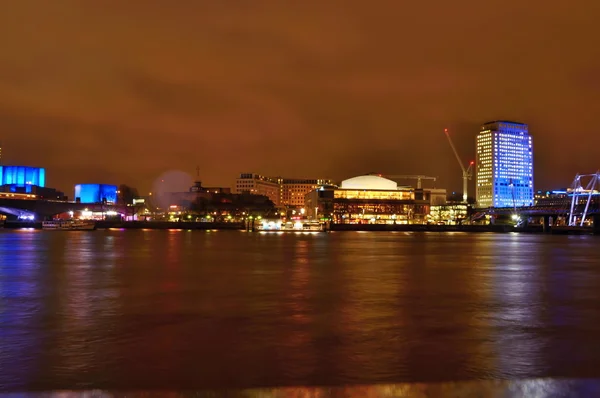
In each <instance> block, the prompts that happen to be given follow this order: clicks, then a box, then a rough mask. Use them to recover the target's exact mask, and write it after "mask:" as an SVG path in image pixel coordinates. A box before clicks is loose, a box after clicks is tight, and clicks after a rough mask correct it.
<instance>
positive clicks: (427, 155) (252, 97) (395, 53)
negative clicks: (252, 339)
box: [0, 0, 600, 195]
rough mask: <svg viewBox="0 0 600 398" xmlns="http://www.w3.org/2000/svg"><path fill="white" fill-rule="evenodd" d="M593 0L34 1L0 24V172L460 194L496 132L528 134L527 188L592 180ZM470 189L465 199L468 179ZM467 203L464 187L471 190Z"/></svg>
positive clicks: (10, 8) (596, 84)
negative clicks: (365, 178) (280, 181)
mask: <svg viewBox="0 0 600 398" xmlns="http://www.w3.org/2000/svg"><path fill="white" fill-rule="evenodd" d="M599 13H600V4H599V3H598V2H596V1H593V0H586V1H582V2H580V3H579V4H578V7H572V6H569V5H568V4H565V3H564V2H559V1H549V2H545V3H544V4H543V6H540V5H538V4H533V3H518V4H514V5H509V4H507V3H506V2H500V1H496V0H494V1H489V2H486V3H481V2H477V1H474V0H465V1H464V2H463V3H461V6H460V7H459V6H457V5H456V4H454V3H452V4H450V3H446V2H439V4H438V6H437V7H435V8H432V7H431V6H430V5H425V4H416V3H415V4H408V5H406V4H399V3H398V2H394V1H391V0H390V1H380V2H378V3H377V5H372V6H368V7H366V6H364V2H359V1H356V0H352V1H350V0H348V1H343V2H342V1H331V2H328V3H327V4H322V3H321V2H315V1H312V2H311V1H309V2H303V3H302V4H295V5H291V4H281V3H280V2H277V1H274V0H253V1H241V2H240V1H236V2H232V1H224V2H219V3H218V4H212V3H211V4H203V3H200V2H193V1H181V2H178V3H177V5H176V6H174V5H172V4H167V3H166V2H160V1H144V2H142V1H135V0H132V1H128V2H127V3H122V2H117V1H108V2H103V4H102V5H100V4H93V3H80V2H76V1H74V0H64V1H62V2H60V4H56V3H50V2H45V1H42V0H29V1H22V2H14V3H11V4H7V5H6V7H5V12H4V13H3V15H4V16H5V18H4V19H3V21H2V24H0V33H1V34H0V44H1V45H2V48H3V49H4V51H3V52H2V54H0V60H1V62H0V126H2V128H1V132H0V142H2V143H3V149H2V161H3V163H4V164H18V165H31V166H36V165H37V166H40V167H45V168H46V170H47V186H51V187H55V188H58V189H60V190H63V191H64V192H65V193H67V194H68V195H70V194H71V193H72V192H71V191H72V189H73V186H74V185H75V184H77V183H84V182H102V183H114V184H121V183H123V184H128V185H131V186H134V187H137V188H138V190H139V191H140V193H144V192H148V191H150V190H152V186H153V183H154V182H155V181H156V180H158V179H160V178H161V177H160V176H161V175H162V174H163V173H165V172H168V171H172V170H178V171H183V172H186V173H188V174H189V176H190V178H191V179H196V167H197V166H199V167H200V170H201V171H200V178H199V179H200V180H202V181H203V183H204V184H205V185H207V186H233V184H234V181H235V178H236V177H237V176H238V175H239V174H240V173H242V172H254V173H260V174H265V175H281V176H284V177H290V178H331V179H335V180H342V179H345V178H349V177H352V176H355V175H359V174H363V173H365V172H367V171H376V172H379V173H382V174H424V175H431V176H437V177H439V179H438V182H437V186H439V187H442V188H446V189H447V190H448V192H452V191H460V190H461V173H460V168H459V166H458V164H456V160H455V159H454V155H453V153H452V150H451V149H450V147H449V145H448V143H447V141H446V139H445V137H444V133H443V131H444V128H448V129H449V131H450V133H451V134H452V137H453V139H454V142H455V145H456V147H457V149H458V151H459V153H460V155H461V157H462V160H463V162H465V163H467V162H468V161H470V160H474V159H475V137H476V135H477V133H478V131H479V127H480V126H481V125H482V124H483V123H485V122H486V121H488V120H497V119H508V120H518V121H520V122H522V123H526V124H528V125H529V132H530V134H531V135H532V137H533V146H534V189H535V190H539V189H556V188H564V187H568V186H569V185H570V184H571V181H572V180H573V177H574V176H575V174H576V173H578V172H579V173H588V172H595V171H596V170H597V169H598V168H600V164H599V163H598V161H597V156H596V154H595V153H594V151H593V150H592V148H594V147H597V146H598V145H600V135H599V134H597V132H596V130H597V128H596V124H595V116H596V115H597V114H599V112H600V97H599V96H598V94H597V93H598V91H599V89H600V78H599V77H598V74H597V73H596V72H597V71H598V70H599V68H600V49H598V47H597V46H596V43H595V41H596V40H595V39H594V37H596V36H597V32H596V29H595V25H594V23H595V15H598V14H599ZM469 189H470V192H471V193H474V181H471V185H470V187H469ZM471 195H472V194H471Z"/></svg>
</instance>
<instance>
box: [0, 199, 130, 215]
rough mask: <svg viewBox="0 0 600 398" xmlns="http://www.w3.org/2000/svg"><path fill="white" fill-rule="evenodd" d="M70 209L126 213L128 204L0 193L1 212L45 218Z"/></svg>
mask: <svg viewBox="0 0 600 398" xmlns="http://www.w3.org/2000/svg"><path fill="white" fill-rule="evenodd" d="M70 211H93V212H109V211H114V212H117V213H121V214H125V213H126V211H127V206H124V205H114V204H103V203H78V202H64V201H59V200H46V199H40V198H38V197H36V196H35V195H25V194H6V193H3V194H1V195H0V214H4V215H7V216H13V217H17V218H35V219H37V220H40V219H41V220H43V219H48V218H51V217H52V216H56V215H57V214H61V213H67V212H70Z"/></svg>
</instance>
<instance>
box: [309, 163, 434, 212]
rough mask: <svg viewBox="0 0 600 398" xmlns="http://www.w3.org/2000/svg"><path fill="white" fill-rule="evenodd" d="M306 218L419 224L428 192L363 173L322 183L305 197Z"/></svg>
mask: <svg viewBox="0 0 600 398" xmlns="http://www.w3.org/2000/svg"><path fill="white" fill-rule="evenodd" d="M305 206H306V215H307V216H308V217H309V218H318V219H327V220H331V221H332V222H334V223H338V224H413V223H417V224H422V223H426V222H427V215H428V214H429V208H430V193H429V192H428V191H425V190H423V189H414V188H412V187H399V186H398V184H397V183H396V182H395V181H392V180H389V179H387V178H383V177H380V176H377V175H364V176H358V177H354V178H350V179H347V180H344V181H342V183H341V185H340V187H335V186H321V187H319V188H318V189H315V190H313V191H311V192H309V193H308V194H307V195H306V199H305Z"/></svg>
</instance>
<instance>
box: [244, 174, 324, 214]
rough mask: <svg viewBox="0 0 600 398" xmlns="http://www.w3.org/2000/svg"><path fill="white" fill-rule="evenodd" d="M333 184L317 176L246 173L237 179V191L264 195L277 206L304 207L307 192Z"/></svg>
mask: <svg viewBox="0 0 600 398" xmlns="http://www.w3.org/2000/svg"><path fill="white" fill-rule="evenodd" d="M330 184H333V182H332V181H331V180H326V179H317V178H282V177H265V176H262V175H260V174H252V173H244V174H241V175H240V177H239V178H238V179H237V180H236V183H235V192H236V193H250V194H254V195H264V196H266V197H268V198H269V199H271V201H272V202H273V203H274V204H275V206H277V207H288V208H302V207H304V198H305V196H306V194H307V193H309V192H310V191H312V190H314V189H316V188H318V187H320V186H321V185H330Z"/></svg>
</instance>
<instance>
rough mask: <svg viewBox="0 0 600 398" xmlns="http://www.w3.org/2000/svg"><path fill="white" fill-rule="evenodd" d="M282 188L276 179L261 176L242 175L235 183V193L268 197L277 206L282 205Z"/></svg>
mask: <svg viewBox="0 0 600 398" xmlns="http://www.w3.org/2000/svg"><path fill="white" fill-rule="evenodd" d="M279 191H280V187H279V182H278V181H277V179H275V178H270V177H265V176H262V175H260V174H253V173H242V174H240V176H239V177H238V178H237V180H236V182H235V193H250V194H253V195H264V196H266V197H268V198H269V199H270V200H271V202H273V203H274V204H275V206H279V205H280V200H279V198H280V192H279Z"/></svg>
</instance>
